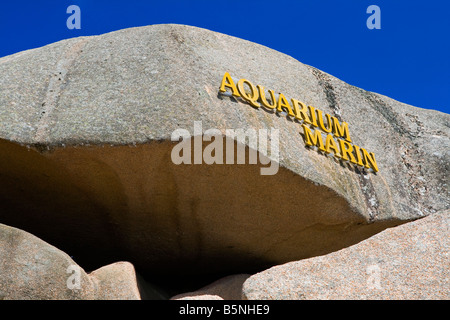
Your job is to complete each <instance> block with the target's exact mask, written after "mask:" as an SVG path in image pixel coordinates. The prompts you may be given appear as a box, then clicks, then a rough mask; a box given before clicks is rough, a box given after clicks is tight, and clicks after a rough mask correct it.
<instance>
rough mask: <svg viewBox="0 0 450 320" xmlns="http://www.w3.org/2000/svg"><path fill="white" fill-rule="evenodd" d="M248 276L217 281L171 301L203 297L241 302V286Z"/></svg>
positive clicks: (242, 275)
mask: <svg viewBox="0 0 450 320" xmlns="http://www.w3.org/2000/svg"><path fill="white" fill-rule="evenodd" d="M248 277H250V275H249V274H236V275H231V276H227V277H224V278H222V279H219V280H217V281H215V282H213V283H211V284H210V285H207V286H206V287H203V288H201V289H198V290H196V291H194V292H187V293H182V294H178V295H176V296H174V297H172V298H170V299H171V300H183V299H197V298H201V297H204V296H208V297H209V296H213V297H220V298H221V299H223V300H241V299H242V285H243V283H244V281H245V280H247V278H248Z"/></svg>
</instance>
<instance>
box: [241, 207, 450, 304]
mask: <svg viewBox="0 0 450 320" xmlns="http://www.w3.org/2000/svg"><path fill="white" fill-rule="evenodd" d="M449 228H450V211H448V210H447V211H444V212H442V213H437V214H434V215H432V216H429V217H426V218H422V219H420V220H418V221H414V222H410V223H408V224H404V225H401V226H398V227H394V228H389V229H387V230H384V231H382V232H381V233H379V234H377V235H375V236H373V237H371V238H369V239H367V240H364V241H362V242H361V243H358V244H356V245H354V246H351V247H349V248H345V249H342V250H340V251H337V252H333V253H330V254H328V255H325V256H319V257H314V258H310V259H305V260H302V261H296V262H290V263H287V264H284V265H280V266H276V267H273V268H270V269H268V270H266V271H263V272H261V273H258V274H255V275H253V276H251V277H250V278H248V279H247V280H246V281H245V283H244V285H243V296H244V298H246V299H251V300H253V299H443V300H448V299H449V298H450V278H449V277H450V268H449V266H450V257H449V252H450V251H449V250H450V241H449V231H450V229H449Z"/></svg>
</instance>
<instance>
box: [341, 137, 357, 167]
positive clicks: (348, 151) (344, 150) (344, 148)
mask: <svg viewBox="0 0 450 320" xmlns="http://www.w3.org/2000/svg"><path fill="white" fill-rule="evenodd" d="M339 147H340V149H341V155H342V159H344V160H347V161H348V160H349V159H348V156H350V162H352V163H355V164H356V159H355V156H354V155H353V153H352V152H353V146H352V145H351V144H350V143H348V142H347V141H344V140H342V139H339Z"/></svg>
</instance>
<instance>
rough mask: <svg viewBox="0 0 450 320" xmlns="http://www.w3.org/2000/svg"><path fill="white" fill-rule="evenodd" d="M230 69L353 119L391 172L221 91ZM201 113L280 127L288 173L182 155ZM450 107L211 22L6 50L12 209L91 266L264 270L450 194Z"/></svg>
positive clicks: (0, 102)
mask: <svg viewBox="0 0 450 320" xmlns="http://www.w3.org/2000/svg"><path fill="white" fill-rule="evenodd" d="M225 72H229V73H230V74H231V75H232V76H233V77H235V78H238V79H239V78H246V79H249V80H250V81H252V83H254V84H261V85H263V86H265V87H266V88H271V89H273V90H275V92H281V93H283V94H284V95H285V96H286V97H288V98H296V99H298V100H300V101H303V102H304V103H306V104H309V105H312V106H314V107H316V108H318V109H321V110H323V111H324V112H326V113H328V114H330V115H335V116H337V117H339V118H340V119H341V120H342V121H345V122H348V124H349V130H350V134H351V137H352V139H353V142H354V143H355V144H356V145H359V146H363V147H365V148H366V149H367V150H370V151H371V152H374V153H375V155H376V159H377V163H378V167H379V170H380V171H379V172H378V173H377V174H366V173H362V172H360V171H357V170H354V169H353V168H351V167H347V166H346V165H343V164H341V163H339V162H338V161H335V160H333V159H330V158H328V157H325V156H323V155H321V154H319V153H317V152H316V151H314V150H310V149H307V148H305V144H304V141H303V138H302V137H301V135H300V130H301V126H300V124H299V123H297V122H294V121H291V120H289V119H287V118H286V117H284V116H278V115H274V114H270V113H269V112H267V110H263V108H260V109H254V108H252V107H250V106H249V105H248V104H246V103H243V102H242V101H239V100H235V99H230V98H227V97H222V96H220V95H218V88H219V85H220V82H221V80H222V77H223V75H224V73H225ZM194 121H202V126H203V129H204V130H206V129H210V128H217V129H219V130H221V131H222V132H224V130H225V129H238V128H242V129H248V128H253V129H255V130H258V129H270V128H277V129H279V130H280V131H279V132H280V137H279V140H280V166H281V167H280V170H279V172H278V173H277V174H276V175H274V176H261V175H260V170H259V166H257V165H250V164H246V165H175V164H174V163H173V162H172V161H171V157H170V155H171V150H172V148H173V146H174V143H172V142H171V141H170V137H171V134H172V132H173V131H174V130H175V129H178V128H184V129H188V130H189V131H190V132H191V133H192V130H193V129H192V128H193V125H194ZM449 122H450V116H449V115H447V114H443V113H440V112H436V111H432V110H423V109H419V108H415V107H412V106H409V105H406V104H403V103H400V102H397V101H395V100H392V99H390V98H388V97H385V96H382V95H379V94H376V93H372V92H367V91H364V90H362V89H359V88H356V87H353V86H351V85H348V84H346V83H344V82H343V81H340V80H339V79H337V78H335V77H333V76H331V75H328V74H326V73H324V72H322V71H319V70H317V69H315V68H312V67H310V66H307V65H304V64H302V63H300V62H299V61H297V60H295V59H293V58H291V57H289V56H287V55H284V54H282V53H280V52H277V51H274V50H272V49H269V48H267V47H264V46H261V45H258V44H255V43H251V42H248V41H245V40H242V39H238V38H234V37H231V36H227V35H224V34H219V33H216V32H212V31H208V30H204V29H199V28H196V27H189V26H182V25H155V26H148V27H141V28H132V29H126V30H121V31H117V32H112V33H108V34H104V35H101V36H95V37H82V38H74V39H69V40H64V41H60V42H58V43H54V44H51V45H48V46H45V47H42V48H38V49H34V50H29V51H24V52H21V53H18V54H15V55H11V56H8V57H4V58H1V59H0V176H1V180H0V221H1V222H2V223H5V224H7V225H11V226H15V227H18V228H21V229H23V230H26V231H29V232H32V233H33V234H35V235H36V236H38V237H40V238H42V239H44V240H45V241H48V242H49V243H52V244H54V245H57V246H58V248H61V249H62V250H64V251H65V252H71V254H73V255H74V256H76V257H77V261H79V263H80V264H81V265H83V266H84V267H85V268H90V269H95V268H98V267H100V266H102V265H105V264H109V263H112V262H114V261H118V260H126V261H133V264H134V265H135V267H136V268H137V269H139V270H143V271H144V272H146V273H148V274H181V275H183V274H195V273H198V272H201V271H199V270H209V271H210V272H222V273H223V272H229V273H242V272H252V271H253V270H256V269H257V270H261V269H262V268H264V267H268V266H273V265H274V264H279V263H285V262H288V261H293V260H299V259H303V258H307V257H312V256H316V255H322V254H326V253H329V252H333V251H336V250H339V249H341V248H344V247H347V246H349V245H352V244H354V243H357V242H359V241H361V240H363V239H366V238H368V237H369V236H371V235H373V234H376V233H377V232H379V231H381V230H383V229H385V228H386V227H391V226H395V225H398V224H401V223H404V222H407V221H410V220H414V219H417V218H419V217H423V216H426V215H429V214H433V213H434V212H437V211H440V210H444V209H448V207H449V202H448V185H447V183H448V180H449V177H448V172H449V171H450V170H449V150H450V148H449ZM94 243H95V244H96V245H95V246H93V245H92V244H94ZM87 247H88V248H89V250H86V248H87ZM86 251H88V252H86ZM143 253H145V254H143Z"/></svg>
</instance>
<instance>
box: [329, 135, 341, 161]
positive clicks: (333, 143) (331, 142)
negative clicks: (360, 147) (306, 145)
mask: <svg viewBox="0 0 450 320" xmlns="http://www.w3.org/2000/svg"><path fill="white" fill-rule="evenodd" d="M330 149H333V152H334V156H335V157H337V158H340V157H341V155H340V154H339V149H338V146H337V144H336V141H334V138H333V135H331V134H327V139H326V142H325V152H326V153H331V151H330Z"/></svg>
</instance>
